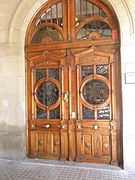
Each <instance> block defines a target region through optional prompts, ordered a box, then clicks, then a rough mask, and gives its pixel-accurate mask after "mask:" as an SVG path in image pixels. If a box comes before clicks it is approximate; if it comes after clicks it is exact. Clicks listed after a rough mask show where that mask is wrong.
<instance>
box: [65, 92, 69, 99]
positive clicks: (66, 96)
mask: <svg viewBox="0 0 135 180" xmlns="http://www.w3.org/2000/svg"><path fill="white" fill-rule="evenodd" d="M68 96H69V93H68V91H65V92H64V101H65V102H68Z"/></svg>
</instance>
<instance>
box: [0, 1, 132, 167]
mask: <svg viewBox="0 0 135 180" xmlns="http://www.w3.org/2000/svg"><path fill="white" fill-rule="evenodd" d="M45 1H46V0H12V1H11V0H4V1H3V0H1V1H0V18H1V23H0V85H1V88H0V158H7V159H24V158H25V157H26V142H25V60H24V46H25V45H24V40H25V33H26V29H27V27H28V24H29V22H30V20H31V18H32V16H33V14H34V13H35V12H36V11H37V10H38V8H39V7H40V6H41V5H42V4H43V3H44V2H45ZM106 1H107V0H106ZM108 2H109V3H110V4H111V6H112V7H113V9H114V10H115V12H116V15H117V17H118V20H119V23H120V30H121V32H120V33H121V61H122V74H121V76H122V93H123V94H122V97H123V146H124V168H125V169H129V170H133V169H134V168H135V156H134V151H135V131H134V126H135V121H134V100H135V93H134V92H135V84H125V73H128V72H135V53H134V51H135V33H134V30H135V29H134V28H135V9H134V7H135V1H134V0H117V1H116V0H108Z"/></svg>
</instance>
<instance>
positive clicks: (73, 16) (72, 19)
mask: <svg viewBox="0 0 135 180" xmlns="http://www.w3.org/2000/svg"><path fill="white" fill-rule="evenodd" d="M70 13H71V17H70V19H71V41H74V40H75V0H71V9H70Z"/></svg>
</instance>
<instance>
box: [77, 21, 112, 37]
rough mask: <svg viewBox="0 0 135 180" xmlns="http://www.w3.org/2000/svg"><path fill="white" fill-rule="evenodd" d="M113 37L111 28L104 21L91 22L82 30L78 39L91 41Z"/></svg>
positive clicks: (78, 34)
mask: <svg viewBox="0 0 135 180" xmlns="http://www.w3.org/2000/svg"><path fill="white" fill-rule="evenodd" d="M106 37H112V30H111V28H110V27H109V26H108V25H107V24H106V23H105V22H104V21H98V20H95V21H90V22H88V23H86V24H85V25H84V26H82V27H81V28H80V30H79V31H78V33H77V36H76V39H91V40H96V39H100V38H106Z"/></svg>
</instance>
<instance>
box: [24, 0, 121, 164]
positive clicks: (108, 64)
mask: <svg viewBox="0 0 135 180" xmlns="http://www.w3.org/2000/svg"><path fill="white" fill-rule="evenodd" d="M118 27H119V26H118V23H117V19H116V18H115V15H114V13H113V12H112V10H111V9H110V8H109V7H108V6H107V5H106V4H105V3H103V2H102V3H101V2H100V1H93V0H77V1H74V0H72V1H68V2H67V1H66V0H63V1H61V0H55V1H47V2H46V3H45V4H44V5H43V6H42V7H41V9H40V10H39V11H38V12H37V14H36V15H35V16H34V17H33V19H32V21H31V23H30V25H29V27H28V30H27V34H26V47H25V54H26V98H27V108H26V109H27V120H28V136H27V154H28V156H29V157H41V158H49V159H61V160H67V159H68V160H70V161H88V162H99V163H107V164H110V163H111V164H116V165H117V164H118V163H120V164H121V163H122V155H121V154H122V142H121V132H122V128H121V124H122V120H121V106H120V104H121V90H120V89H121V86H120V84H121V83H120V76H119V73H120V59H119V39H118V33H119V28H118Z"/></svg>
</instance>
